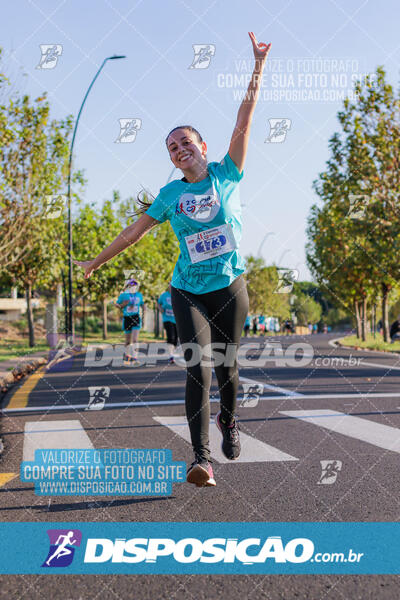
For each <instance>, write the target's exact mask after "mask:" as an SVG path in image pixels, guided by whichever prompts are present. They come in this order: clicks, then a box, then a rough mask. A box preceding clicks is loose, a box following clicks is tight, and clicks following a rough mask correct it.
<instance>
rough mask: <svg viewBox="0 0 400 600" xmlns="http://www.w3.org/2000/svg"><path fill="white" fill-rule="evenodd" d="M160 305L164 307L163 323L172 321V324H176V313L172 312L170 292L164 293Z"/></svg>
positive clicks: (159, 300) (160, 298)
mask: <svg viewBox="0 0 400 600" xmlns="http://www.w3.org/2000/svg"><path fill="white" fill-rule="evenodd" d="M158 303H159V304H160V305H161V307H162V320H163V323H165V322H166V321H171V323H175V322H176V321H175V317H174V311H173V310H172V302H171V294H170V293H169V292H164V293H163V294H161V296H160V297H159V299H158Z"/></svg>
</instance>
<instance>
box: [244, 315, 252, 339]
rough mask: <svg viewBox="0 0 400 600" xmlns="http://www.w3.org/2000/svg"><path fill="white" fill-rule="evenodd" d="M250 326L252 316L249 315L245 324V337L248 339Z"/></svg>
mask: <svg viewBox="0 0 400 600" xmlns="http://www.w3.org/2000/svg"><path fill="white" fill-rule="evenodd" d="M250 325H251V316H250V315H247V317H246V320H245V322H244V335H245V337H247V336H248V335H249V332H250Z"/></svg>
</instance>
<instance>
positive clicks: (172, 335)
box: [158, 284, 178, 363]
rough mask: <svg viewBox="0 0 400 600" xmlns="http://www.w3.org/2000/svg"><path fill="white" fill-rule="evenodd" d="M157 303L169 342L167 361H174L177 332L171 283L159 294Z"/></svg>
mask: <svg viewBox="0 0 400 600" xmlns="http://www.w3.org/2000/svg"><path fill="white" fill-rule="evenodd" d="M158 304H159V307H160V309H161V313H162V320H163V325H164V329H165V331H166V334H167V344H169V352H170V357H169V361H168V362H169V363H174V362H175V361H174V356H173V352H174V350H175V348H176V345H177V343H178V334H177V331H176V321H175V316H174V311H173V308H172V299H171V284H169V287H168V291H166V292H164V293H163V294H161V296H160V297H159V299H158Z"/></svg>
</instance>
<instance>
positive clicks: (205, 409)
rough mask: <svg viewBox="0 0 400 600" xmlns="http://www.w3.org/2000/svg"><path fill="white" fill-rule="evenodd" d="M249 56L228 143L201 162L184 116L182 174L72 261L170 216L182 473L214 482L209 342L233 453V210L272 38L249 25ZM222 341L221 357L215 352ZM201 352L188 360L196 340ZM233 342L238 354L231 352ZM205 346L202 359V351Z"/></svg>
mask: <svg viewBox="0 0 400 600" xmlns="http://www.w3.org/2000/svg"><path fill="white" fill-rule="evenodd" d="M249 36H250V39H251V43H252V47H253V53H254V59H255V65H254V70H253V74H252V77H251V80H250V83H249V86H248V90H247V93H246V94H245V96H244V98H243V102H242V103H241V105H240V107H239V111H238V115H237V120H236V125H235V128H234V130H233V134H232V138H231V142H230V145H229V149H228V152H227V153H226V154H225V156H224V157H223V158H222V160H221V161H220V162H208V160H207V144H206V142H205V141H204V140H203V138H202V136H201V135H200V133H199V132H198V131H197V130H196V129H195V128H194V127H192V126H191V125H180V126H178V127H175V128H174V129H172V131H170V133H169V134H168V136H167V138H166V140H165V141H166V146H167V149H168V152H169V156H170V159H171V161H172V163H173V165H174V166H175V167H176V168H178V169H180V170H181V171H182V173H183V175H184V176H183V178H182V179H178V180H174V181H171V182H170V183H169V184H168V185H166V186H164V187H163V188H161V190H160V193H159V194H158V196H157V198H156V199H155V200H154V202H153V203H152V204H149V203H148V202H144V201H142V200H140V199H139V205H140V210H139V211H138V212H142V213H144V214H142V216H141V217H140V218H139V219H138V220H137V221H136V222H135V223H133V224H132V225H130V226H129V227H127V228H126V229H124V231H123V232H122V233H121V234H120V235H119V236H118V237H117V238H116V239H115V240H114V241H113V242H112V243H111V245H110V246H108V247H107V248H105V249H104V250H103V251H102V252H101V253H100V254H99V255H98V256H97V257H96V258H95V259H93V260H90V261H84V262H77V261H76V264H78V265H80V266H81V267H83V268H84V269H85V277H90V275H91V274H92V273H93V271H95V270H96V269H98V268H99V267H100V266H101V265H103V264H104V263H106V262H107V261H109V260H110V259H111V258H113V257H114V256H116V255H117V254H119V253H120V252H122V251H123V250H125V248H127V247H128V246H131V245H132V244H134V243H135V242H137V241H138V240H140V239H141V238H142V237H143V236H144V235H145V234H146V233H147V232H148V231H149V230H150V229H152V228H153V227H154V226H155V225H157V224H158V223H162V222H164V221H167V220H169V221H170V223H171V226H172V228H173V230H174V232H175V234H176V236H177V238H178V240H179V245H180V255H179V258H178V261H177V264H176V266H175V270H174V273H173V278H172V287H171V296H172V306H173V310H174V314H175V318H176V325H177V330H178V335H179V340H180V342H181V345H182V349H183V350H184V357H185V361H186V369H187V379H186V392H185V407H186V416H187V419H188V423H189V429H190V435H191V441H192V446H193V451H194V458H195V460H194V462H193V463H192V465H191V466H190V468H189V469H188V472H187V481H188V482H190V483H194V484H195V485H197V486H199V487H202V486H214V485H215V479H214V475H213V470H212V466H211V464H210V445H209V423H210V403H209V390H210V385H211V377H212V370H211V365H210V361H209V358H208V353H209V352H210V350H209V348H210V344H211V342H212V343H216V344H217V346H216V348H217V347H218V352H216V353H215V354H214V358H215V363H214V369H215V374H216V377H217V381H218V387H219V391H220V412H219V413H218V414H217V416H216V423H217V426H218V428H219V429H220V431H221V433H222V451H223V452H224V454H225V456H226V457H227V458H228V459H231V460H234V459H236V458H238V457H239V454H240V441H239V431H238V426H237V423H236V420H235V409H236V397H237V391H238V382H239V376H238V368H237V360H236V356H237V350H238V346H239V343H240V336H241V332H242V329H243V325H244V322H245V319H246V315H247V313H248V308H249V300H248V295H247V290H246V284H245V281H244V278H243V277H242V273H243V271H244V261H243V258H242V257H241V256H240V254H239V252H238V246H239V242H240V236H241V210H240V200H239V191H238V184H239V182H240V180H241V179H242V177H243V167H244V163H245V159H246V154H247V147H248V143H249V139H250V129H251V123H252V119H253V113H254V110H255V107H256V104H257V99H258V94H259V89H260V85H261V80H262V75H263V71H264V67H265V61H266V58H267V55H268V52H269V50H270V47H271V44H268V45H266V44H263V43H260V44H259V43H257V40H256V37H255V35H254V33H253V32H250V33H249ZM221 346H223V347H224V348H225V349H226V353H225V359H224V360H223V362H222V364H221V361H218V365H217V360H216V355H217V354H218V355H219V356H220V352H221ZM194 347H195V348H196V349H197V350H199V352H200V354H199V353H198V356H199V358H198V359H197V358H196V357H195V358H194V360H193V356H194V353H195V348H194ZM232 347H233V349H234V352H236V356H233V358H232V352H231V350H232ZM203 351H204V359H205V360H203Z"/></svg>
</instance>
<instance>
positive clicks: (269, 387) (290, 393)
mask: <svg viewBox="0 0 400 600" xmlns="http://www.w3.org/2000/svg"><path fill="white" fill-rule="evenodd" d="M239 381H243V382H244V383H257V384H258V385H262V386H263V387H264V389H265V390H271V391H272V392H278V393H281V394H284V395H285V396H303V394H300V393H299V392H294V391H292V390H287V389H286V388H283V387H279V386H278V385H269V384H268V383H263V382H262V381H255V379H248V378H247V377H240V376H239ZM260 399H261V398H260Z"/></svg>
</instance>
